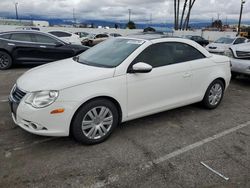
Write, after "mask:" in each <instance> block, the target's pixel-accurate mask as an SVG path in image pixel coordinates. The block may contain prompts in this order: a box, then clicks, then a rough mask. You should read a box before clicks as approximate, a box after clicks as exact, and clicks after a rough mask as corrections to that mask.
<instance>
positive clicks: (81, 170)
mask: <svg viewBox="0 0 250 188" xmlns="http://www.w3.org/2000/svg"><path fill="white" fill-rule="evenodd" d="M28 69H29V67H25V68H14V69H10V70H6V71H1V72H0V187H20V188H21V187H136V188H139V187H142V188H145V187H157V188H160V187H168V188H172V187H173V188H176V187H177V188H178V187H180V188H184V187H185V188H188V187H199V188H200V187H206V188H208V187H209V188H210V187H219V188H224V187H227V188H228V187H229V188H237V187H244V188H245V187H246V188H247V187H250V78H244V77H240V78H238V79H235V80H232V81H231V84H230V86H229V88H228V90H227V91H226V93H225V97H224V99H223V101H222V103H221V105H220V106H219V107H218V108H217V109H215V110H206V109H203V108H202V107H201V106H200V105H199V104H194V105H190V106H186V107H182V108H178V109H175V110H171V111H166V112H163V113H159V114H155V115H152V116H148V117H144V118H140V119H137V120H133V121H130V122H126V123H123V124H122V125H120V126H119V127H118V128H117V129H116V130H115V132H114V133H113V134H112V136H111V137H110V138H109V139H108V140H107V141H106V142H104V143H101V144H98V145H93V146H86V145H80V144H78V143H76V142H75V141H74V140H73V139H72V138H69V137H65V138H53V137H41V136H36V135H32V134H30V133H28V132H25V131H23V130H22V129H21V128H19V127H17V126H16V125H14V123H13V121H12V119H11V115H10V109H9V104H8V102H7V97H8V94H9V92H10V90H11V87H12V86H13V84H14V83H15V81H16V79H17V78H18V77H19V76H20V75H21V74H22V73H23V72H25V71H27V70H28ZM201 162H203V163H204V164H206V165H207V166H208V167H209V168H210V169H209V168H207V167H205V166H204V165H202V164H201ZM212 170H213V171H212ZM220 175H221V176H220ZM227 178H229V179H227Z"/></svg>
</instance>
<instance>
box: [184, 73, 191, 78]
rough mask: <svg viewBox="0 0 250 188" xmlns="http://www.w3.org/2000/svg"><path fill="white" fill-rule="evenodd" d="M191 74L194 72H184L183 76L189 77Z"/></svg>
mask: <svg viewBox="0 0 250 188" xmlns="http://www.w3.org/2000/svg"><path fill="white" fill-rule="evenodd" d="M191 76H192V73H190V72H186V73H184V74H183V78H189V77H191Z"/></svg>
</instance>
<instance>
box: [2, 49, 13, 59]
mask: <svg viewBox="0 0 250 188" xmlns="http://www.w3.org/2000/svg"><path fill="white" fill-rule="evenodd" d="M0 51H3V52H6V53H7V54H9V56H10V57H11V59H12V61H13V57H12V54H11V53H10V52H9V51H8V50H6V49H4V48H0Z"/></svg>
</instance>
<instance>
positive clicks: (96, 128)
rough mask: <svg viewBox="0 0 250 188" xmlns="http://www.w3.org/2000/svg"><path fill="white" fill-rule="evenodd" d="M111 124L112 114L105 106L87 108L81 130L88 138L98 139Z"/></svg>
mask: <svg viewBox="0 0 250 188" xmlns="http://www.w3.org/2000/svg"><path fill="white" fill-rule="evenodd" d="M112 124H113V114H112V112H111V110H110V109H109V108H107V107H105V106H98V107H95V108H92V109H91V110H89V111H88V112H87V113H86V114H85V116H84V118H83V120H82V132H83V134H84V135H85V136H86V137H88V138H89V139H94V140H95V139H100V138H102V137H103V136H105V135H106V134H107V133H108V132H109V131H110V129H111V127H112Z"/></svg>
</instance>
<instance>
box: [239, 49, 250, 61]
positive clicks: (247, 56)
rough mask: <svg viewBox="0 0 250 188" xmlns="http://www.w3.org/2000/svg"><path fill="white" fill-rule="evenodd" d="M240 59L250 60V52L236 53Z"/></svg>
mask: <svg viewBox="0 0 250 188" xmlns="http://www.w3.org/2000/svg"><path fill="white" fill-rule="evenodd" d="M236 55H237V57H238V58H244V59H250V52H244V51H236Z"/></svg>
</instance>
